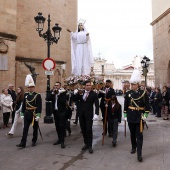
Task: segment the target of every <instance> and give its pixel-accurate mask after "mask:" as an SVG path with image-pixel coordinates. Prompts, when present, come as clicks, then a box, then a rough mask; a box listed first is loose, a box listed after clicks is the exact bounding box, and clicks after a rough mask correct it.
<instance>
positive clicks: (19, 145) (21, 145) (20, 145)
mask: <svg viewBox="0 0 170 170" xmlns="http://www.w3.org/2000/svg"><path fill="white" fill-rule="evenodd" d="M16 146H17V147H19V148H25V146H26V144H22V143H20V144H18V145H16Z"/></svg>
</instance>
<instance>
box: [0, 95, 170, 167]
mask: <svg viewBox="0 0 170 170" xmlns="http://www.w3.org/2000/svg"><path fill="white" fill-rule="evenodd" d="M118 99H119V101H120V103H123V97H118ZM74 116H75V115H73V117H72V118H74ZM73 121H74V120H72V121H71V128H72V134H71V136H68V137H66V140H65V144H66V148H65V149H62V148H61V147H60V145H59V146H54V145H53V143H54V142H55V141H56V140H57V135H56V132H55V126H54V124H44V123H43V118H42V119H41V120H40V127H41V131H42V134H43V139H44V140H43V141H42V140H41V138H40V137H39V139H38V141H37V146H36V147H32V146H31V139H32V127H30V130H29V136H28V140H27V146H26V148H25V149H18V148H17V147H16V144H18V143H20V139H21V134H22V124H21V120H20V121H19V124H18V128H17V132H16V134H15V135H14V136H13V137H8V136H6V133H7V132H8V131H9V129H0V152H1V156H0V169H1V170H47V169H48V170H65V169H66V170H96V169H97V170H104V169H105V170H141V169H145V170H169V169H170V161H169V160H170V159H169V157H170V121H164V120H162V118H159V119H158V118H155V117H154V116H153V115H149V117H148V120H147V123H148V126H149V129H148V130H147V129H145V131H144V143H143V162H142V163H140V162H138V161H137V155H136V154H133V155H132V154H130V149H131V144H130V136H129V130H128V127H127V136H126V138H125V137H124V121H122V123H121V124H120V125H119V135H118V143H117V146H116V147H115V148H113V147H112V144H111V142H112V139H111V138H109V137H108V136H106V137H105V143H104V146H102V144H101V143H102V121H95V122H94V126H93V131H94V134H93V135H94V140H93V149H94V153H93V154H89V152H88V151H81V148H82V146H83V145H84V144H83V138H82V134H81V133H80V127H79V125H77V126H76V125H74V124H73V123H72V122H73ZM1 122H2V120H1Z"/></svg>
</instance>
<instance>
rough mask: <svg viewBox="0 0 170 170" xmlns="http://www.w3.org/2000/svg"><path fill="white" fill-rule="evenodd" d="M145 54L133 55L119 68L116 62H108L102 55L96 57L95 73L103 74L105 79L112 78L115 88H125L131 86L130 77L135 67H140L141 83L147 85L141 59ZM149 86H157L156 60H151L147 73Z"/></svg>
mask: <svg viewBox="0 0 170 170" xmlns="http://www.w3.org/2000/svg"><path fill="white" fill-rule="evenodd" d="M142 58H143V56H135V57H133V58H132V59H131V60H130V61H129V62H128V63H127V64H125V65H124V66H123V67H122V68H120V69H117V68H116V67H115V65H114V63H107V60H105V59H104V58H102V57H100V56H99V57H96V58H95V62H94V73H95V75H96V76H103V77H104V80H105V81H106V80H107V79H110V80H111V81H112V83H113V88H114V89H115V90H123V89H124V87H125V86H127V87H128V88H129V86H130V83H129V80H130V77H131V75H132V72H133V70H134V68H138V69H139V70H140V72H141V85H142V86H145V77H144V76H142V67H141V61H142ZM147 86H150V87H155V79H154V62H153V60H151V61H150V64H149V68H148V73H147Z"/></svg>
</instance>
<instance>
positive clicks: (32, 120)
mask: <svg viewBox="0 0 170 170" xmlns="http://www.w3.org/2000/svg"><path fill="white" fill-rule="evenodd" d="M31 125H32V126H34V117H33V119H32V123H31Z"/></svg>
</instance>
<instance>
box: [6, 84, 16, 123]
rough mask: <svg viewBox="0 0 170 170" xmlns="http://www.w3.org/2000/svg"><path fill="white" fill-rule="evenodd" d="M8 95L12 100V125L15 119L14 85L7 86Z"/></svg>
mask: <svg viewBox="0 0 170 170" xmlns="http://www.w3.org/2000/svg"><path fill="white" fill-rule="evenodd" d="M8 94H10V95H11V97H12V100H13V105H12V107H13V111H12V123H14V117H15V105H16V93H15V91H14V85H13V84H9V85H8Z"/></svg>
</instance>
